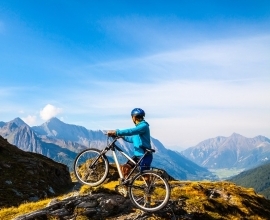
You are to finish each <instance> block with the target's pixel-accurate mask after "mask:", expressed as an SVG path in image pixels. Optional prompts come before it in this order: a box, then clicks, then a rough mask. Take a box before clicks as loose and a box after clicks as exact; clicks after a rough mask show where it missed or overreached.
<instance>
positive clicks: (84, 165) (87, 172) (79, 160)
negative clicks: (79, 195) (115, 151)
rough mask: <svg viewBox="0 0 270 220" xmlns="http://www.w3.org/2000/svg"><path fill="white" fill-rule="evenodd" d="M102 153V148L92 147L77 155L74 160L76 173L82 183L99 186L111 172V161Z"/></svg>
mask: <svg viewBox="0 0 270 220" xmlns="http://www.w3.org/2000/svg"><path fill="white" fill-rule="evenodd" d="M100 154H101V151H100V150H98V149H94V148H90V149H86V150H84V151H82V152H81V153H79V154H78V155H77V157H76V159H75V161H74V173H75V176H76V178H77V179H78V180H79V181H80V182H81V183H83V184H86V185H89V186H98V185H100V184H101V183H103V182H104V181H105V179H106V177H107V175H108V172H109V162H108V159H107V157H106V156H105V155H100ZM97 158H98V160H96V159H97ZM94 161H96V162H95V164H93V162H94Z"/></svg>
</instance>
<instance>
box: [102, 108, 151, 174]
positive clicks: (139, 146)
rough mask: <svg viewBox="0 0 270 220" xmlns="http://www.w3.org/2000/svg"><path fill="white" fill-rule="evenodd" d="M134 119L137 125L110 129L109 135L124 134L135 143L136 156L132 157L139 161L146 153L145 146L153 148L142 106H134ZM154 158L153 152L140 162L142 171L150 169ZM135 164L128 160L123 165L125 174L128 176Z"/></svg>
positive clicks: (125, 138) (124, 137)
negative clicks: (121, 128)
mask: <svg viewBox="0 0 270 220" xmlns="http://www.w3.org/2000/svg"><path fill="white" fill-rule="evenodd" d="M131 117H132V121H133V122H134V124H135V127H133V128H128V129H123V130H119V129H116V130H110V131H108V132H107V134H108V135H109V136H122V137H123V139H124V140H125V141H127V142H130V143H133V146H134V156H133V157H132V159H133V160H134V161H135V162H138V161H139V160H140V158H141V157H142V156H143V155H144V153H145V148H149V149H151V141H150V129H149V124H148V123H147V122H146V121H145V120H144V117H145V112H144V110H142V109H141V108H134V109H133V110H132V111H131ZM152 160H153V155H152V153H148V154H147V155H146V156H145V157H144V158H143V159H142V161H141V162H140V164H139V167H140V169H141V171H143V170H148V169H149V168H150V165H151V163H152ZM133 167H134V164H133V163H131V162H129V161H127V163H126V164H124V165H123V166H121V170H122V173H123V176H124V177H126V176H127V175H128V174H129V172H130V170H131V169H132V168H133Z"/></svg>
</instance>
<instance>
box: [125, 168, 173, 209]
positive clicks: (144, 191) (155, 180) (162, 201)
mask: <svg viewBox="0 0 270 220" xmlns="http://www.w3.org/2000/svg"><path fill="white" fill-rule="evenodd" d="M147 179H148V180H147ZM128 192H129V197H130V200H131V202H132V203H133V204H134V205H135V206H136V207H138V208H139V209H142V210H143V211H145V212H155V211H158V210H160V209H162V208H164V207H165V206H166V205H167V203H168V202H169V199H170V194H171V188H170V185H169V183H168V181H167V180H166V179H165V178H163V177H162V176H161V175H160V174H158V173H157V172H155V171H151V170H145V171H143V172H141V173H138V174H137V175H135V176H134V178H133V179H132V180H131V183H130V185H129V187H128Z"/></svg>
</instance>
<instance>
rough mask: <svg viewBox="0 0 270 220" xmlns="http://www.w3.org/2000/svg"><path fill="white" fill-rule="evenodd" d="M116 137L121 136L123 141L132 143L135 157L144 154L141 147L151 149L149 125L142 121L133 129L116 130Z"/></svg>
mask: <svg viewBox="0 0 270 220" xmlns="http://www.w3.org/2000/svg"><path fill="white" fill-rule="evenodd" d="M116 135H117V136H123V139H124V140H125V141H127V142H130V143H133V145H134V155H135V156H139V157H140V156H142V155H143V154H144V150H143V149H142V148H141V147H142V146H143V147H147V148H149V149H151V144H150V142H151V141H150V129H149V124H148V123H147V122H146V121H144V120H143V121H141V122H139V123H138V124H136V127H134V128H128V129H124V130H119V129H117V130H116Z"/></svg>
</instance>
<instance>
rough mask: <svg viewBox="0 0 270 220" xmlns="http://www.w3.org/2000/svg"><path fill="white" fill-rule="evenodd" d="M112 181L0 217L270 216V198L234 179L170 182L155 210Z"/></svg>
mask: <svg viewBox="0 0 270 220" xmlns="http://www.w3.org/2000/svg"><path fill="white" fill-rule="evenodd" d="M110 184H111V183H108V184H105V185H103V187H99V188H86V187H84V188H83V190H82V189H81V190H80V192H77V193H74V194H71V195H69V196H67V197H65V198H63V199H53V200H51V201H50V202H48V204H47V205H45V206H44V207H43V208H41V209H38V210H36V211H34V212H28V213H20V211H19V210H18V211H17V210H16V209H10V210H4V211H5V212H4V211H3V212H1V211H0V218H4V219H7V220H8V219H11V217H12V219H16V220H26V219H27V220H30V219H44V220H45V219H109V220H129V219H137V220H139V219H140V220H142V219H155V220H161V219H162V220H168V219H186V220H201V219H207V220H208V219H211V220H215V219H216V220H231V219H247V220H248V219H250V220H258V219H260V220H269V216H270V201H269V200H267V199H265V198H264V197H263V196H260V195H257V194H256V193H255V192H254V190H253V189H247V188H243V187H239V186H236V185H235V184H232V183H230V182H184V181H181V182H180V181H179V182H178V181H173V182H170V184H171V187H172V191H171V199H170V202H169V204H168V205H167V206H166V207H165V208H164V209H162V210H160V211H157V212H155V213H146V212H142V211H141V210H139V209H136V208H135V207H134V206H133V205H132V203H131V202H130V200H129V198H124V197H122V196H120V195H118V194H116V193H115V192H114V190H111V189H109V187H110ZM26 205H27V204H25V206H26ZM25 209H26V208H24V209H22V210H25Z"/></svg>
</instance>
